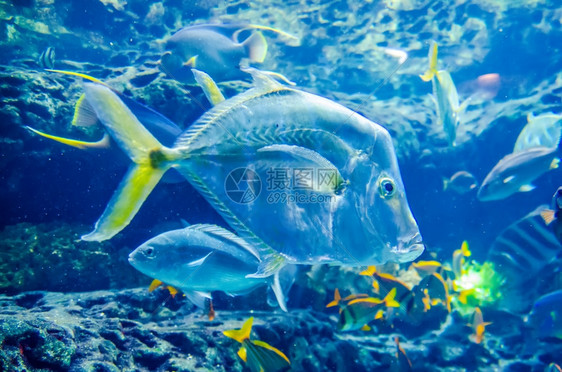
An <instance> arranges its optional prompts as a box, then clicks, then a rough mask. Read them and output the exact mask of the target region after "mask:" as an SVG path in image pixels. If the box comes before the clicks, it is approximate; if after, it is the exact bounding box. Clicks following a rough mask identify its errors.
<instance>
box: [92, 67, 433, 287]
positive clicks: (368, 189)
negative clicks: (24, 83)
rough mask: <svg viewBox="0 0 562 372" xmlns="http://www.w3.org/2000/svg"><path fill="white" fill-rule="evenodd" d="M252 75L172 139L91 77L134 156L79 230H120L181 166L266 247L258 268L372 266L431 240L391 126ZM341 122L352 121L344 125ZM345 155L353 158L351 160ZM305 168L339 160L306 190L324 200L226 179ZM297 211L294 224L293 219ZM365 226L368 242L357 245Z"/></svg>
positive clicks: (96, 237) (102, 109)
mask: <svg viewBox="0 0 562 372" xmlns="http://www.w3.org/2000/svg"><path fill="white" fill-rule="evenodd" d="M251 73H252V74H253V76H255V77H256V78H255V84H256V86H255V88H253V89H250V90H248V91H247V92H244V93H242V94H240V95H238V96H235V97H233V98H230V99H228V100H226V101H223V102H221V103H219V104H217V105H216V106H215V107H213V108H212V109H211V110H210V111H209V112H207V113H206V114H205V115H203V117H202V118H200V119H199V120H198V121H197V122H196V123H194V124H192V125H191V126H190V127H189V128H188V129H187V130H186V131H185V132H184V134H182V135H180V137H179V138H178V139H177V140H176V142H175V145H174V146H173V147H172V148H169V147H166V146H164V145H163V144H162V143H161V142H160V141H158V140H157V139H156V138H155V137H154V136H153V135H152V134H151V133H150V131H148V130H147V129H146V128H145V127H144V126H143V125H142V123H140V122H139V120H138V118H137V117H136V116H135V115H134V113H133V112H132V111H131V110H130V109H129V108H128V107H127V105H126V104H125V103H124V102H123V100H121V99H120V98H119V96H118V95H117V94H115V93H114V92H113V91H112V90H111V89H109V88H107V87H105V86H104V85H100V84H95V83H85V84H84V90H85V94H86V99H87V100H88V103H89V104H90V105H91V106H92V107H93V109H94V111H95V112H96V114H97V116H98V118H99V119H100V121H101V122H102V124H103V125H104V127H105V129H106V131H107V132H108V133H109V134H110V136H111V137H112V139H113V140H114V141H115V143H117V145H118V146H119V147H121V149H122V150H123V151H124V152H125V153H126V154H128V155H129V157H130V159H131V160H132V161H133V165H132V166H131V168H130V170H129V172H128V173H127V175H126V176H125V179H124V180H123V181H122V183H121V184H120V186H119V188H118V190H117V191H116V193H115V194H114V196H113V197H112V199H111V201H110V202H109V204H108V206H107V208H106V211H105V212H104V213H103V214H102V216H101V218H100V219H99V221H98V222H97V223H96V227H95V229H94V231H93V232H92V233H90V234H87V235H84V236H83V237H82V238H83V239H84V240H91V241H102V240H105V239H109V238H111V237H112V236H114V235H115V234H117V233H118V232H119V231H120V230H122V229H123V228H124V227H125V226H127V225H128V224H129V222H130V221H131V219H132V218H133V217H134V215H135V214H136V213H137V211H138V210H139V208H140V207H141V205H142V203H143V202H144V200H145V199H146V198H147V196H148V195H149V194H150V192H151V191H152V189H153V188H154V187H155V186H156V184H157V183H158V182H159V180H160V179H161V177H162V176H163V175H164V173H165V172H166V171H167V170H169V169H171V168H174V169H177V170H178V171H179V172H180V173H181V174H182V175H183V176H184V177H186V179H187V180H188V181H189V182H190V183H192V185H194V186H195V188H196V189H197V190H198V191H199V192H200V193H201V194H202V195H203V196H204V197H205V198H206V199H207V201H209V203H211V205H212V206H213V207H214V208H215V209H216V210H217V212H219V214H221V216H222V217H223V218H225V220H226V221H227V222H228V223H229V224H230V226H231V227H232V228H233V229H235V230H236V232H237V233H238V234H239V235H240V236H243V237H244V238H245V239H249V243H250V244H252V245H253V246H255V247H256V249H258V250H259V251H260V258H261V262H260V265H259V267H258V270H257V272H256V273H255V274H252V275H250V276H252V277H266V276H270V275H273V274H274V273H275V272H276V271H278V270H280V269H281V268H282V267H283V266H284V265H285V264H286V263H295V264H296V263H299V264H315V263H320V262H322V263H332V264H336V265H350V266H366V265H375V264H380V263H384V262H388V261H396V262H407V261H411V260H412V259H414V258H416V257H418V256H419V255H420V254H421V253H422V251H423V249H424V247H423V243H422V242H421V235H420V233H419V229H418V227H417V223H416V222H415V219H414V218H413V216H412V214H411V211H410V209H409V206H408V204H407V201H406V196H405V191H404V187H403V184H402V181H401V177H400V173H399V170H398V162H397V160H396V156H395V153H394V148H393V145H392V140H391V138H390V135H389V134H388V132H387V131H386V130H384V128H382V127H381V126H378V125H377V124H375V123H373V122H371V121H369V120H367V119H365V118H363V117H361V116H359V115H357V114H355V113H354V112H352V111H350V110H348V109H346V108H344V107H343V106H340V105H338V104H336V103H335V102H332V101H330V100H327V99H324V98H321V97H319V96H315V95H312V94H309V93H305V92H302V91H300V90H296V89H294V88H289V87H286V86H283V85H281V84H279V83H278V82H276V81H274V80H272V79H271V78H269V77H268V76H267V75H263V74H261V73H260V72H259V71H257V70H252V71H251ZM342 123H345V126H344V127H345V130H339V129H341V128H343V127H342ZM272 128H273V130H272ZM319 141H321V142H319ZM318 143H323V144H326V146H327V147H326V146H322V147H317V146H316V144H318ZM308 147H313V148H314V150H313V149H311V148H308ZM359 149H363V150H361V151H359ZM225 154H228V156H226V157H225V156H223V155H225ZM363 154H370V155H367V156H363ZM326 156H327V157H328V158H330V160H329V159H328V158H326ZM349 161H353V162H355V163H354V164H355V166H354V167H352V168H349V167H345V164H348V163H349ZM209 162H211V163H213V166H212V167H209V164H210V163H209ZM305 166H306V167H311V168H313V169H330V170H331V173H330V175H329V176H330V177H324V180H325V181H324V182H321V183H320V184H319V183H316V184H315V185H314V187H313V188H312V190H310V191H309V192H313V193H316V194H318V195H322V197H323V200H325V201H326V202H324V203H306V204H302V205H301V204H298V206H297V205H296V204H294V203H277V204H272V203H271V202H270V200H269V199H268V198H267V191H264V195H262V196H261V197H260V196H259V194H258V195H256V193H255V190H254V189H252V190H251V191H252V193H253V194H252V195H254V196H253V197H252V199H251V200H250V201H251V203H252V204H251V208H248V205H247V202H246V201H244V203H241V202H240V201H238V200H237V199H236V195H237V194H236V195H235V194H231V193H230V192H229V189H228V188H225V184H227V178H228V175H229V174H230V172H232V171H233V169H242V170H243V169H247V168H248V167H250V169H251V170H252V172H253V173H252V172H249V171H248V172H245V173H244V177H250V178H248V179H247V180H245V183H244V185H246V184H249V183H252V184H253V182H255V181H256V180H257V178H256V177H258V176H259V178H260V179H263V180H266V179H267V176H268V173H267V172H268V171H270V170H271V168H272V167H273V168H275V167H283V168H287V167H289V168H293V167H294V168H302V167H305ZM342 172H343V173H342ZM349 180H353V182H349ZM252 187H254V186H252ZM244 195H247V193H245V194H244ZM328 196H329V198H328ZM336 200H337V203H336V202H335V201H336ZM357 200H361V202H360V203H357ZM334 203H335V204H334ZM295 208H296V209H295ZM295 213H297V214H298V215H299V216H300V217H299V222H298V223H295V222H294V221H293V220H290V219H287V218H286V217H285V216H289V215H295ZM272 218H273V220H272ZM289 221H291V222H290V223H289ZM328 221H332V222H330V223H328ZM396 221H400V223H397V222H396ZM326 229H328V230H326ZM358 236H359V237H361V239H362V241H364V243H365V244H358V242H357V237H358ZM381 242H384V244H382V243H381ZM365 247H368V248H367V249H365Z"/></svg>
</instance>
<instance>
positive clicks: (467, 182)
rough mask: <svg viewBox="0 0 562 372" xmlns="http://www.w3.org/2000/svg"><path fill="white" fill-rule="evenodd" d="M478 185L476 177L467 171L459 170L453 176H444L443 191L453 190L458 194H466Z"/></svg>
mask: <svg viewBox="0 0 562 372" xmlns="http://www.w3.org/2000/svg"><path fill="white" fill-rule="evenodd" d="M477 187H478V181H476V177H474V176H473V175H472V173H469V172H467V171H459V172H456V173H455V174H453V175H452V176H451V178H443V191H445V190H452V191H454V192H456V193H457V194H466V193H467V192H470V191H472V190H474V189H475V188H477Z"/></svg>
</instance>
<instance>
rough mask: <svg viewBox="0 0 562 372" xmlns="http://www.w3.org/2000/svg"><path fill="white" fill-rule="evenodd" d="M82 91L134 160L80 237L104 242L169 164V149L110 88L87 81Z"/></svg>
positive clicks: (128, 217)
mask: <svg viewBox="0 0 562 372" xmlns="http://www.w3.org/2000/svg"><path fill="white" fill-rule="evenodd" d="M84 91H85V95H86V99H87V100H88V103H89V104H90V105H91V106H92V108H93V109H94V111H95V113H96V115H97V116H98V118H99V119H100V121H101V123H102V124H103V126H104V127H105V129H106V130H107V132H108V133H109V135H110V136H111V138H113V140H114V141H115V142H116V143H117V145H118V146H119V147H120V148H121V149H122V150H123V151H124V152H125V153H126V154H127V155H128V156H129V158H131V160H132V161H133V164H132V165H131V167H130V168H129V170H128V172H127V174H126V176H125V178H124V179H123V180H122V181H121V184H120V185H119V187H118V189H117V191H116V192H115V193H114V194H113V197H112V198H111V200H110V201H109V204H108V205H107V207H106V209H105V211H104V212H103V214H102V216H101V217H100V219H99V220H98V221H97V223H96V226H95V228H94V231H92V232H91V233H89V234H87V235H84V236H82V240H88V241H103V240H107V239H110V238H111V237H113V236H114V235H116V234H117V233H118V232H119V231H121V230H123V228H125V226H127V225H128V224H129V222H131V220H132V219H133V217H134V216H135V214H136V213H137V212H138V210H139V209H140V207H141V205H142V203H143V202H144V201H145V199H146V198H147V197H148V195H149V194H150V192H151V191H152V190H153V189H154V187H155V186H156V184H157V183H158V181H160V179H161V178H162V176H163V175H164V173H165V172H166V171H167V170H168V169H169V168H170V167H171V163H170V160H171V156H170V154H171V151H170V150H169V149H168V148H166V147H164V146H162V145H161V144H160V142H158V140H156V138H154V136H153V135H152V134H151V133H150V132H149V131H148V130H147V129H146V128H145V127H144V126H143V125H142V124H141V123H140V122H139V120H138V119H137V118H136V117H135V115H134V114H133V113H132V112H131V110H130V109H129V108H128V107H127V106H126V105H125V104H124V103H123V101H121V99H120V98H119V97H118V96H117V95H116V94H115V93H114V92H113V91H112V90H111V89H110V88H108V87H107V86H105V85H101V84H94V83H86V84H84Z"/></svg>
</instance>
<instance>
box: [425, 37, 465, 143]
mask: <svg viewBox="0 0 562 372" xmlns="http://www.w3.org/2000/svg"><path fill="white" fill-rule="evenodd" d="M428 58H429V69H428V70H427V71H426V72H425V74H423V75H420V78H421V79H422V80H423V81H431V85H432V86H433V99H434V100H435V105H436V109H437V120H438V122H439V124H440V125H443V130H444V131H445V134H446V136H447V141H448V142H449V145H450V146H454V145H455V140H456V138H457V128H458V126H459V124H460V121H459V113H460V112H462V111H463V110H464V107H465V106H466V104H467V103H468V101H465V102H464V103H463V104H462V105H461V104H460V103H459V95H458V93H457V88H456V87H455V83H454V82H453V79H452V78H451V75H450V74H449V72H447V71H445V70H437V43H436V42H432V43H431V45H430V47H429V57H428Z"/></svg>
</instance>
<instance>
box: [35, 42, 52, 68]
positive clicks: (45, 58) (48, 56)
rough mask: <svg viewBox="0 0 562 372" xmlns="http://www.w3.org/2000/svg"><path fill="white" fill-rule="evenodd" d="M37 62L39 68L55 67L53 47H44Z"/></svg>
mask: <svg viewBox="0 0 562 372" xmlns="http://www.w3.org/2000/svg"><path fill="white" fill-rule="evenodd" d="M38 62H39V66H41V68H49V69H52V68H53V67H55V48H53V47H48V48H47V49H45V50H44V51H43V52H42V53H41V55H40V56H39V60H38Z"/></svg>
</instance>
